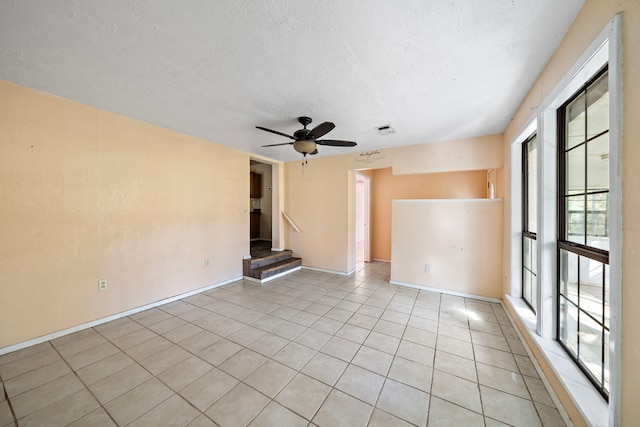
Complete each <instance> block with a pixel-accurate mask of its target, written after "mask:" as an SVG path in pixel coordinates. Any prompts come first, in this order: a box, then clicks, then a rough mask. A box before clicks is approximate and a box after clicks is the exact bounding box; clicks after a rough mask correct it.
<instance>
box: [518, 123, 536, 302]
mask: <svg viewBox="0 0 640 427" xmlns="http://www.w3.org/2000/svg"><path fill="white" fill-rule="evenodd" d="M537 139H538V133H537V132H533V133H532V134H531V135H529V137H528V138H527V139H525V140H524V141H523V142H522V183H521V184H522V277H521V280H522V299H523V300H524V302H525V303H526V304H527V305H528V306H529V308H530V309H531V311H533V313H534V314H536V312H537V309H536V307H535V305H536V304H535V302H536V301H537V288H538V281H537V277H538V275H537V266H533V265H532V266H531V267H532V268H536V272H535V273H534V272H533V271H532V270H530V269H529V268H527V266H526V265H525V250H524V247H525V239H529V240H532V241H535V242H536V255H537V246H538V245H537V234H536V233H535V232H533V231H531V230H529V199H530V197H531V194H529V144H530V143H531V142H532V141H534V140H535V141H536V144H537ZM536 152H537V147H536ZM536 169H537V168H536ZM536 174H537V170H536ZM533 196H534V197H536V198H537V197H538V194H537V192H536V194H534V195H533ZM536 215H537V212H536ZM537 259H538V257H537V256H536V263H537ZM527 272H529V273H530V274H531V275H532V277H533V278H535V281H532V282H531V287H532V289H531V290H530V291H531V299H529V298H527V295H526V291H525V283H526V281H525V276H526V274H527ZM534 293H536V298H535V300H534V298H533V294H534Z"/></svg>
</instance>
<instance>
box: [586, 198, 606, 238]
mask: <svg viewBox="0 0 640 427" xmlns="http://www.w3.org/2000/svg"><path fill="white" fill-rule="evenodd" d="M608 199H609V193H602V194H589V195H587V245H589V246H592V247H594V248H598V249H605V250H609V222H608V221H607V218H608V203H609V201H608Z"/></svg>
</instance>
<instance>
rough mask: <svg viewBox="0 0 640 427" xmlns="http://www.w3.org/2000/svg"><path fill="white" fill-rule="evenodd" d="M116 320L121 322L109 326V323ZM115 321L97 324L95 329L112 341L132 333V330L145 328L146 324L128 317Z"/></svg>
mask: <svg viewBox="0 0 640 427" xmlns="http://www.w3.org/2000/svg"><path fill="white" fill-rule="evenodd" d="M114 322H119V324H117V325H115V326H111V327H108V326H109V324H111V323H114ZM114 322H109V323H108V324H102V325H99V326H96V327H95V328H94V329H96V330H97V331H98V333H99V334H100V335H102V336H103V337H105V338H106V339H108V340H109V341H111V340H114V339H115V338H118V337H121V336H124V335H127V334H130V333H131V332H135V331H137V330H140V329H142V328H144V326H142V325H141V324H139V323H138V322H135V321H133V320H131V319H129V318H127V317H123V318H120V319H118V320H117V321H114Z"/></svg>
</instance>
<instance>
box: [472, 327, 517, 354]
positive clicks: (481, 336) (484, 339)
mask: <svg viewBox="0 0 640 427" xmlns="http://www.w3.org/2000/svg"><path fill="white" fill-rule="evenodd" d="M471 337H472V339H473V343H474V344H477V345H481V346H484V347H489V348H494V349H496V350H502V351H509V352H510V351H511V349H510V348H509V344H508V343H507V340H506V339H505V338H504V337H503V336H498V335H494V334H489V333H486V332H480V331H471Z"/></svg>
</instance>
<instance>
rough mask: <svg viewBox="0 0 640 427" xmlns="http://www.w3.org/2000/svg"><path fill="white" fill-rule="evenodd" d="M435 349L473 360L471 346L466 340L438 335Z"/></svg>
mask: <svg viewBox="0 0 640 427" xmlns="http://www.w3.org/2000/svg"><path fill="white" fill-rule="evenodd" d="M436 349H437V350H441V351H444V352H446V353H450V354H455V355H456V356H460V357H465V358H467V359H471V360H473V346H472V345H471V343H468V342H466V341H460V340H457V339H455V338H450V337H446V336H442V335H438V341H437V342H436Z"/></svg>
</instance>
